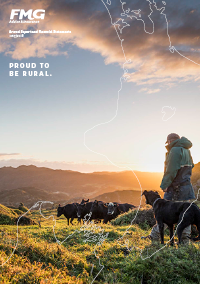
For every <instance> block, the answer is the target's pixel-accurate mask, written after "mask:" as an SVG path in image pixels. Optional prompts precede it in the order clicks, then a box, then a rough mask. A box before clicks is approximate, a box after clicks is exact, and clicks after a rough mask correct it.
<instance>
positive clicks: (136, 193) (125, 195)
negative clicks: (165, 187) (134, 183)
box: [91, 190, 163, 206]
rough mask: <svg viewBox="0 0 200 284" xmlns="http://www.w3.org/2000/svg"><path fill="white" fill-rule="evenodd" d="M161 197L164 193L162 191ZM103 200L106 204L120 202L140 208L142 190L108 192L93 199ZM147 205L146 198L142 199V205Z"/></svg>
mask: <svg viewBox="0 0 200 284" xmlns="http://www.w3.org/2000/svg"><path fill="white" fill-rule="evenodd" d="M159 193H161V195H163V193H162V192H161V191H160V192H159ZM95 199H96V200H101V201H104V202H119V203H130V204H133V205H135V206H139V204H140V199H141V191H140V190H117V191H114V192H107V193H104V194H101V195H98V196H96V197H95V198H92V199H91V201H94V200H95ZM144 204H145V200H144V198H143V199H142V202H141V205H144Z"/></svg>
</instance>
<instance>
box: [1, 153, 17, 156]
mask: <svg viewBox="0 0 200 284" xmlns="http://www.w3.org/2000/svg"><path fill="white" fill-rule="evenodd" d="M17 155H20V153H10V154H6V153H0V157H6V156H17Z"/></svg>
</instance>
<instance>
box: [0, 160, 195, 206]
mask: <svg viewBox="0 0 200 284" xmlns="http://www.w3.org/2000/svg"><path fill="white" fill-rule="evenodd" d="M135 174H136V175H137V177H138V179H139V181H140V183H141V186H142V189H143V190H144V189H147V190H159V189H160V182H161V179H162V176H163V173H153V172H152V173H149V172H138V171H135ZM192 182H193V183H194V184H195V185H196V184H198V182H200V163H198V164H196V165H195V167H194V169H193V175H192ZM125 191H127V193H126V194H125ZM133 191H136V192H137V193H135V195H134V196H135V197H136V196H137V195H138V194H140V185H139V182H138V180H137V178H136V176H135V175H134V173H132V172H131V171H123V172H94V173H80V172H75V171H69V170H52V169H49V168H44V167H36V166H32V165H31V166H19V167H18V168H13V167H3V168H0V203H1V204H5V205H6V206H7V205H19V203H20V202H23V203H24V204H25V205H26V206H31V205H33V204H34V203H35V202H37V201H38V200H49V201H55V202H62V203H66V202H74V201H77V202H79V201H80V200H81V199H82V198H90V199H91V200H92V199H95V198H96V199H100V198H102V200H103V198H105V201H107V200H108V199H109V198H111V196H112V200H113V198H115V197H116V196H117V194H118V196H120V199H121V200H124V199H123V196H125V195H126V198H125V200H124V201H123V202H129V201H130V198H131V196H133ZM113 192H115V193H113ZM128 192H129V193H128ZM131 192H132V193H131ZM138 192H139V193H138ZM108 193H109V194H108ZM111 193H113V195H112V194H111ZM106 196H107V197H106ZM116 198H117V197H116ZM108 201H111V200H108ZM113 201H117V200H113ZM130 203H132V202H130ZM133 204H134V203H133ZM134 205H135V204H134Z"/></svg>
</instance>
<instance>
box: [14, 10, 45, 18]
mask: <svg viewBox="0 0 200 284" xmlns="http://www.w3.org/2000/svg"><path fill="white" fill-rule="evenodd" d="M15 16H18V19H19V20H22V19H23V18H24V17H27V18H28V19H29V20H34V19H41V20H44V16H45V10H41V9H37V10H35V11H33V9H30V10H28V11H27V12H25V10H24V9H12V10H11V13H10V20H13V19H14V17H15Z"/></svg>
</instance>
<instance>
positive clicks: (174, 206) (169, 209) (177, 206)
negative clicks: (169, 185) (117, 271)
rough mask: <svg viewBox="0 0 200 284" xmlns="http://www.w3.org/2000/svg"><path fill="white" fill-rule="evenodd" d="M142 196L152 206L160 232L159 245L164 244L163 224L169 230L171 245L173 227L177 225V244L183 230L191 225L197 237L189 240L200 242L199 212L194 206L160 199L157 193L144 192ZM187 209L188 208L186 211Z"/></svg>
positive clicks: (172, 241)
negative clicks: (194, 227)
mask: <svg viewBox="0 0 200 284" xmlns="http://www.w3.org/2000/svg"><path fill="white" fill-rule="evenodd" d="M142 195H144V196H145V198H146V204H150V205H152V206H153V211H154V214H155V218H156V220H157V223H158V226H159V230H160V238H161V244H164V223H165V224H167V226H168V227H169V230H170V239H171V245H173V243H174V239H173V238H172V237H173V227H174V226H173V225H174V224H177V223H178V224H179V223H180V224H179V225H178V228H177V234H178V241H179V244H180V243H181V236H182V232H183V230H184V229H185V228H186V227H187V226H189V225H192V224H194V225H196V226H197V230H198V232H199V236H198V237H197V238H191V239H192V240H193V241H198V240H200V210H199V207H198V206H197V205H196V204H194V203H192V204H191V203H189V202H173V201H168V200H165V199H161V197H160V195H159V194H158V192H157V191H146V190H145V191H144V192H143V193H142ZM188 207H190V208H189V209H188ZM187 209H188V210H187ZM182 218H183V220H182Z"/></svg>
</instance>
